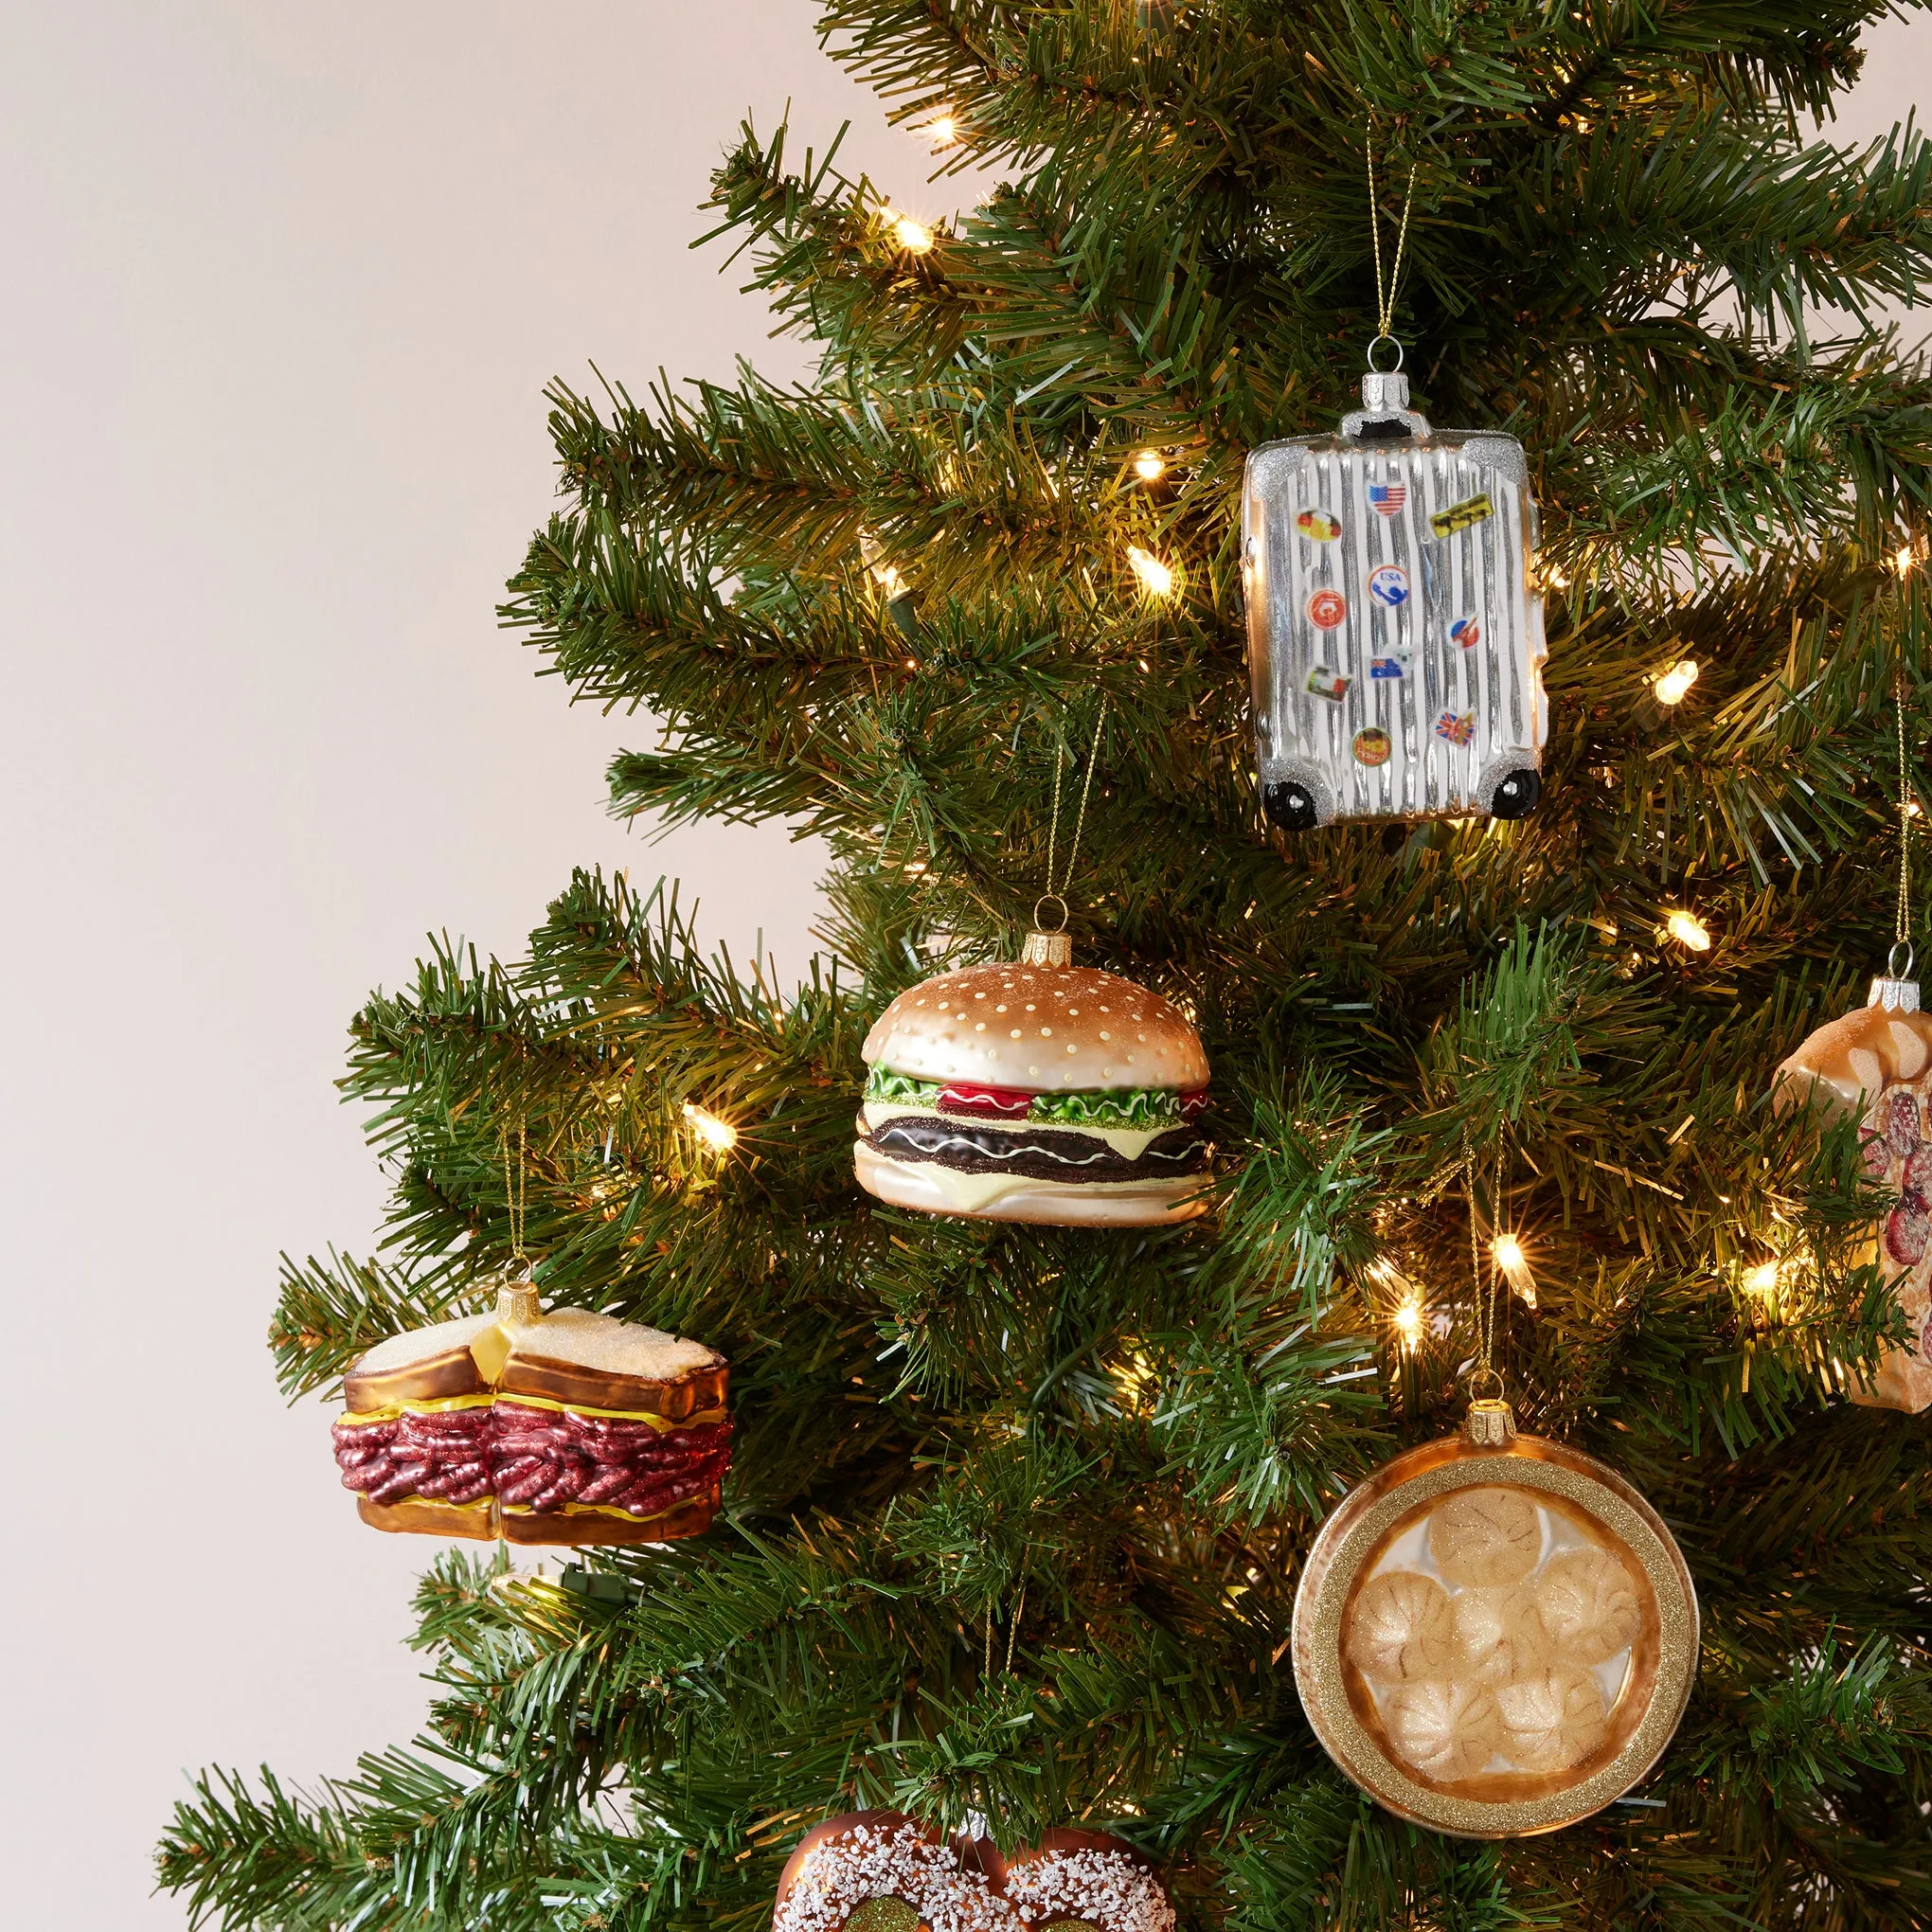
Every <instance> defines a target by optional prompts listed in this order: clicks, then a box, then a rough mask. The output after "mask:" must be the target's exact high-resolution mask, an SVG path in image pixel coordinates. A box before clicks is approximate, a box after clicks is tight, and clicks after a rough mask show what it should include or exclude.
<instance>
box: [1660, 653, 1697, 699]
mask: <svg viewBox="0 0 1932 1932" xmlns="http://www.w3.org/2000/svg"><path fill="white" fill-rule="evenodd" d="M1696 682H1697V666H1696V664H1695V662H1694V661H1693V660H1692V659H1690V658H1689V657H1680V658H1679V659H1678V660H1677V662H1676V663H1675V664H1673V665H1672V667H1671V668H1670V670H1669V671H1665V672H1663V673H1662V675H1661V676H1659V677H1658V678H1657V679H1656V680H1655V683H1654V684H1653V686H1652V689H1654V690H1655V692H1656V694H1657V703H1658V704H1660V705H1674V704H1675V703H1676V702H1677V701H1678V700H1679V699H1680V698H1681V697H1682V696H1683V695H1684V693H1685V692H1686V691H1688V690H1689V689H1690V687H1691V686H1692V685H1694V684H1695V683H1696Z"/></svg>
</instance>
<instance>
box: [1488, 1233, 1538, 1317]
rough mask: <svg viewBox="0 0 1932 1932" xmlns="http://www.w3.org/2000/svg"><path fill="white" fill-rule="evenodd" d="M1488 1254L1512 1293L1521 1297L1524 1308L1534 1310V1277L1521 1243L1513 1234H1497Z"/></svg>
mask: <svg viewBox="0 0 1932 1932" xmlns="http://www.w3.org/2000/svg"><path fill="white" fill-rule="evenodd" d="M1490 1254H1491V1256H1492V1257H1493V1258H1494V1261H1495V1264H1496V1266H1497V1267H1499V1268H1500V1269H1501V1270H1502V1271H1503V1279H1504V1280H1506V1281H1507V1282H1508V1283H1509V1284H1510V1287H1511V1289H1512V1292H1513V1293H1515V1294H1517V1295H1519V1296H1521V1297H1522V1298H1523V1302H1524V1305H1525V1306H1526V1307H1529V1308H1534V1307H1535V1306H1536V1276H1535V1273H1534V1271H1533V1270H1532V1269H1531V1268H1530V1266H1529V1256H1528V1255H1527V1254H1526V1253H1525V1252H1524V1249H1523V1243H1522V1242H1521V1241H1519V1240H1518V1239H1517V1238H1516V1236H1514V1235H1513V1234H1499V1235H1497V1236H1496V1238H1495V1240H1494V1241H1493V1242H1491V1243H1490Z"/></svg>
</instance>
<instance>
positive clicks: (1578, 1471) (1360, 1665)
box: [1294, 1402, 1698, 1838]
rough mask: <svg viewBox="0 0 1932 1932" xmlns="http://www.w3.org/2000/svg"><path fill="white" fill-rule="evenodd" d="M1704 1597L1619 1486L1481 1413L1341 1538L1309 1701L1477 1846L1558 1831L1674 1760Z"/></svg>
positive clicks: (1392, 1472)
mask: <svg viewBox="0 0 1932 1932" xmlns="http://www.w3.org/2000/svg"><path fill="white" fill-rule="evenodd" d="M1697 1643H1698V1625H1697V1596H1696V1592H1695V1590H1694V1589H1693V1588H1692V1586H1691V1583H1690V1571H1689V1570H1688V1569H1687V1568H1686V1567H1685V1564H1684V1558H1683V1555H1682V1553H1681V1552H1680V1551H1679V1550H1678V1548H1677V1546H1676V1543H1675V1541H1674V1540H1673V1538H1672V1535H1671V1532H1670V1531H1669V1530H1668V1529H1666V1528H1665V1527H1664V1525H1663V1522H1662V1520H1661V1518H1659V1517H1658V1515H1657V1513H1656V1512H1655V1510H1653V1509H1652V1508H1651V1506H1650V1505H1649V1504H1648V1503H1647V1502H1645V1501H1644V1499H1643V1498H1642V1496H1640V1495H1639V1494H1637V1492H1636V1491H1635V1490H1634V1489H1632V1488H1631V1486H1630V1485H1629V1484H1628V1483H1627V1482H1625V1481H1624V1480H1623V1478H1622V1477H1621V1476H1618V1475H1617V1474H1616V1472H1615V1471H1614V1470H1611V1469H1608V1468H1606V1467H1605V1466H1604V1465H1603V1464H1602V1463H1601V1462H1599V1461H1597V1460H1596V1459H1595V1458H1592V1457H1588V1456H1584V1455H1583V1454H1582V1453H1580V1452H1579V1451H1577V1450H1574V1449H1568V1448H1565V1446H1564V1445H1563V1444H1562V1443H1560V1442H1550V1441H1546V1440H1542V1439H1541V1438H1539V1437H1534V1436H1519V1435H1517V1434H1516V1432H1515V1428H1514V1424H1513V1422H1512V1419H1511V1416H1510V1410H1509V1406H1508V1404H1505V1403H1500V1402H1481V1403H1475V1404H1471V1408H1470V1417H1469V1425H1468V1427H1467V1429H1466V1430H1465V1431H1464V1433H1463V1434H1462V1435H1460V1436H1453V1437H1446V1438H1444V1439H1443V1440H1440V1441H1437V1442H1428V1443H1424V1444H1423V1445H1422V1447H1421V1448H1419V1449H1412V1450H1410V1451H1409V1452H1408V1453H1407V1454H1406V1455H1404V1456H1399V1457H1397V1458H1395V1460H1394V1461H1392V1462H1390V1463H1388V1464H1386V1466H1385V1467H1383V1468H1382V1469H1379V1470H1377V1471H1376V1472H1375V1473H1374V1475H1372V1476H1369V1477H1368V1478H1367V1479H1366V1480H1365V1481H1364V1482H1362V1483H1361V1484H1360V1485H1359V1486H1358V1487H1357V1488H1356V1489H1355V1490H1353V1491H1352V1492H1351V1494H1350V1495H1349V1496H1348V1498H1347V1499H1346V1501H1344V1502H1343V1503H1342V1505H1341V1507H1340V1508H1339V1509H1337V1510H1336V1511H1335V1512H1334V1513H1333V1515H1332V1516H1331V1517H1330V1518H1329V1520H1328V1521H1327V1522H1326V1523H1325V1524H1324V1525H1323V1526H1322V1529H1321V1533H1320V1535H1319V1536H1317V1537H1316V1539H1315V1547H1314V1548H1313V1549H1312V1550H1311V1551H1310V1553H1309V1558H1308V1564H1307V1566H1306V1568H1305V1569H1304V1570H1303V1571H1302V1576H1301V1583H1300V1586H1299V1588H1298V1589H1297V1592H1296V1598H1295V1625H1294V1656H1295V1682H1296V1687H1297V1690H1298V1691H1299V1692H1300V1696H1301V1703H1302V1708H1303V1709H1305V1710H1306V1711H1307V1713H1308V1720H1309V1723H1310V1724H1311V1725H1312V1726H1314V1729H1315V1735H1316V1737H1318V1738H1319V1739H1320V1740H1321V1742H1322V1744H1323V1745H1324V1747H1325V1748H1326V1749H1327V1751H1328V1753H1329V1755H1330V1756H1331V1757H1332V1758H1333V1759H1334V1761H1335V1762H1336V1763H1337V1764H1339V1765H1340V1766H1341V1767H1342V1769H1343V1770H1344V1771H1346V1772H1347V1773H1348V1774H1349V1776H1350V1777H1351V1778H1352V1779H1353V1780H1355V1782H1356V1783H1357V1784H1359V1785H1360V1786H1361V1787H1362V1788H1363V1790H1365V1791H1366V1792H1368V1794H1369V1796H1370V1797H1371V1798H1375V1799H1376V1800H1377V1802H1379V1803H1381V1804H1383V1805H1386V1807H1387V1808H1388V1809H1389V1810H1390V1811H1392V1812H1394V1813H1396V1814H1397V1815H1398V1816H1401V1817H1404V1818H1409V1819H1412V1820H1413V1821H1414V1822H1415V1823H1417V1824H1422V1825H1428V1826H1431V1827H1433V1828H1434V1829H1435V1830H1437V1831H1439V1832H1446V1833H1449V1834H1452V1835H1455V1836H1458V1837H1466V1838H1504V1837H1520V1836H1525V1835H1528V1834H1531V1833H1535V1832H1552V1831H1556V1830H1558V1829H1560V1828H1561V1827H1562V1826H1564V1825H1569V1824H1574V1823H1576V1821H1577V1820H1578V1819H1579V1818H1584V1817H1588V1816H1589V1815H1590V1814H1591V1813H1592V1812H1596V1811H1601V1809H1602V1808H1603V1806H1605V1805H1606V1804H1609V1803H1611V1802H1612V1801H1613V1800H1615V1799H1616V1798H1620V1797H1622V1796H1623V1794H1624V1793H1625V1792H1627V1791H1628V1790H1629V1789H1630V1788H1631V1786H1632V1785H1634V1784H1636V1783H1637V1780H1639V1779H1641V1778H1642V1777H1643V1776H1644V1775H1645V1773H1646V1772H1648V1771H1649V1770H1650V1769H1651V1767H1652V1766H1653V1765H1654V1764H1655V1762H1657V1760H1658V1758H1659V1757H1661V1756H1662V1755H1663V1751H1664V1747H1665V1746H1666V1745H1667V1744H1669V1743H1670V1741H1671V1737H1672V1735H1673V1732H1674V1731H1675V1730H1676V1728H1677V1724H1678V1721H1679V1719H1680V1718H1681V1717H1682V1716H1683V1714H1684V1706H1685V1703H1686V1702H1687V1700H1688V1699H1689V1697H1690V1685H1691V1681H1692V1679H1693V1678H1694V1677H1695V1675H1696V1673H1697Z"/></svg>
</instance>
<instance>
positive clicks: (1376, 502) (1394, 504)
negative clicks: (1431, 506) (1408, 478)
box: [1368, 483, 1408, 516]
mask: <svg viewBox="0 0 1932 1932" xmlns="http://www.w3.org/2000/svg"><path fill="white" fill-rule="evenodd" d="M1407 501H1408V485H1407V484H1406V483H1371V484H1369V486H1368V504H1369V508H1370V509H1372V510H1379V511H1381V513H1382V514H1383V515H1384V516H1400V515H1401V514H1402V507H1403V505H1404V503H1406V502H1407Z"/></svg>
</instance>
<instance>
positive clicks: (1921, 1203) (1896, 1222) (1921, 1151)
mask: <svg viewBox="0 0 1932 1932" xmlns="http://www.w3.org/2000/svg"><path fill="white" fill-rule="evenodd" d="M1900 944H1901V946H1902V947H1903V948H1904V951H1903V956H1902V955H1901V952H1900V950H1899V949H1898V948H1894V950H1893V954H1892V957H1891V959H1890V960H1889V961H1888V962H1887V970H1886V972H1885V973H1883V974H1881V975H1879V976H1878V977H1876V978H1874V979H1873V980H1872V982H1871V988H1870V991H1869V993H1867V995H1866V1001H1865V1004H1864V1005H1863V1006H1862V1007H1856V1008H1854V1009H1853V1010H1852V1011H1851V1012H1849V1013H1847V1014H1845V1015H1844V1016H1843V1018H1841V1019H1836V1020H1833V1021H1832V1022H1831V1023H1830V1024H1829V1025H1827V1026H1823V1027H1820V1028H1819V1029H1817V1031H1816V1032H1815V1033H1813V1034H1812V1035H1811V1036H1810V1038H1808V1039H1807V1040H1806V1041H1805V1042H1804V1044H1803V1045H1802V1046H1801V1047H1798V1051H1797V1052H1796V1053H1794V1054H1792V1055H1791V1057H1790V1058H1789V1059H1787V1060H1785V1061H1784V1062H1782V1063H1781V1064H1780V1066H1779V1068H1778V1072H1777V1075H1776V1087H1777V1091H1778V1092H1779V1094H1780V1097H1783V1098H1786V1099H1789V1100H1799V1101H1802V1102H1805V1103H1808V1104H1810V1105H1812V1106H1816V1107H1818V1108H1821V1109H1823V1110H1824V1111H1825V1112H1826V1113H1827V1114H1837V1115H1842V1114H1856V1115H1857V1116H1858V1119H1859V1126H1860V1129H1861V1132H1862V1134H1863V1137H1864V1147H1865V1171H1866V1172H1867V1173H1868V1174H1869V1175H1870V1177H1871V1178H1872V1180H1874V1181H1878V1182H1883V1183H1884V1184H1885V1187H1886V1190H1887V1193H1888V1194H1889V1195H1890V1196H1891V1197H1892V1205H1891V1206H1890V1207H1889V1208H1887V1211H1886V1215H1885V1218H1884V1220H1883V1221H1882V1222H1881V1223H1880V1224H1879V1225H1878V1226H1877V1227H1875V1228H1874V1229H1873V1230H1872V1237H1871V1249H1872V1251H1873V1252H1875V1253H1876V1255H1877V1258H1878V1261H1879V1262H1880V1265H1881V1266H1883V1267H1884V1269H1885V1271H1886V1274H1887V1278H1888V1279H1890V1281H1891V1287H1892V1294H1893V1296H1894V1297H1896V1299H1897V1301H1898V1304H1899V1306H1900V1308H1901V1309H1902V1310H1903V1311H1904V1313H1905V1319H1906V1322H1907V1324H1908V1325H1909V1327H1910V1329H1911V1333H1912V1337H1913V1344H1914V1345H1913V1346H1912V1347H1911V1348H1908V1349H1892V1350H1889V1351H1887V1353H1886V1354H1885V1356H1884V1357H1883V1359H1882V1360H1881V1361H1880V1363H1879V1366H1878V1372H1877V1373H1876V1374H1875V1375H1874V1376H1873V1377H1872V1380H1871V1382H1870V1384H1869V1386H1862V1387H1856V1388H1854V1389H1853V1390H1852V1391H1851V1400H1852V1401H1853V1402H1856V1403H1863V1404H1866V1405H1867V1406H1868V1407H1871V1408H1894V1409H1903V1410H1905V1412H1906V1414H1908V1415H1917V1414H1919V1413H1920V1411H1921V1410H1923V1409H1924V1408H1926V1407H1928V1406H1932V1319H1928V1316H1932V1015H1927V1014H1926V1013H1924V1012H1923V1011H1921V1010H1920V1005H1919V982H1918V981H1917V980H1916V979H1912V978H1910V977H1908V976H1906V975H1909V974H1910V972H1911V970H1912V957H1911V948H1910V947H1909V946H1908V945H1905V943H1904V941H1901V942H1900Z"/></svg>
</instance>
